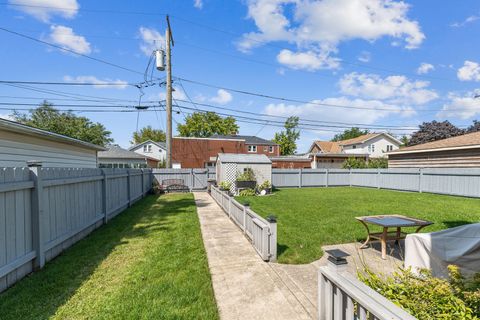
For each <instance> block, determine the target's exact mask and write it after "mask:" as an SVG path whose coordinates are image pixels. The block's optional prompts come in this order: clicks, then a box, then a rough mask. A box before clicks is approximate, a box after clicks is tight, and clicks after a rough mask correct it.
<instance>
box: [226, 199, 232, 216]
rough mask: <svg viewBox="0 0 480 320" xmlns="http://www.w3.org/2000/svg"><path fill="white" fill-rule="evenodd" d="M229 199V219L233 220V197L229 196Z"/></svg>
mask: <svg viewBox="0 0 480 320" xmlns="http://www.w3.org/2000/svg"><path fill="white" fill-rule="evenodd" d="M227 197H228V217H229V218H232V197H230V196H229V195H227Z"/></svg>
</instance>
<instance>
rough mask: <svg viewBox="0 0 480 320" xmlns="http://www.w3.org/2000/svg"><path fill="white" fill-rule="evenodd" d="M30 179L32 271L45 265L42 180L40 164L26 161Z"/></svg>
mask: <svg viewBox="0 0 480 320" xmlns="http://www.w3.org/2000/svg"><path fill="white" fill-rule="evenodd" d="M27 165H28V168H29V169H30V177H31V178H32V180H33V190H32V198H31V201H32V240H33V248H34V250H35V253H36V258H35V260H34V262H33V267H34V269H40V268H43V266H44V265H45V247H44V246H45V239H44V238H45V237H44V230H45V228H44V223H45V217H44V211H43V196H44V192H43V179H42V162H41V161H28V162H27Z"/></svg>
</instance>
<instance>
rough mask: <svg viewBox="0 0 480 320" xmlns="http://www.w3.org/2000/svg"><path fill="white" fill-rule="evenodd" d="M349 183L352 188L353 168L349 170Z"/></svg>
mask: <svg viewBox="0 0 480 320" xmlns="http://www.w3.org/2000/svg"><path fill="white" fill-rule="evenodd" d="M348 183H349V185H350V187H351V186H352V168H348Z"/></svg>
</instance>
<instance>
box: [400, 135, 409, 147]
mask: <svg viewBox="0 0 480 320" xmlns="http://www.w3.org/2000/svg"><path fill="white" fill-rule="evenodd" d="M400 141H401V142H402V146H403V147H404V146H407V145H408V142H409V141H410V138H409V137H408V136H406V135H403V136H402V137H401V138H400Z"/></svg>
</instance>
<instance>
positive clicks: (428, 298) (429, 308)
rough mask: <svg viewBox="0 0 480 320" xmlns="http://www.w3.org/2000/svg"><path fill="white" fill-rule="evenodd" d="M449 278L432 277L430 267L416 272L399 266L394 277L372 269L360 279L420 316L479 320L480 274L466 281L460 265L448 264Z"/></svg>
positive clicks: (416, 315) (446, 319) (361, 274)
mask: <svg viewBox="0 0 480 320" xmlns="http://www.w3.org/2000/svg"><path fill="white" fill-rule="evenodd" d="M448 269H449V272H450V275H449V279H446V280H445V279H439V278H435V277H433V276H432V274H431V273H430V272H429V271H428V270H422V271H420V274H419V275H415V274H413V273H412V272H411V270H410V269H399V271H397V272H395V273H394V274H393V275H392V276H391V277H382V276H381V275H377V274H375V273H373V272H371V271H370V270H365V273H359V275H358V276H359V279H360V280H361V281H363V282H364V283H366V284H367V285H368V286H370V287H371V288H373V289H375V290H376V291H377V292H379V293H380V294H381V295H383V296H385V297H386V298H387V299H389V300H390V301H392V302H393V303H395V304H397V305H399V306H400V307H402V308H403V309H405V310H407V311H408V312H409V313H411V314H412V315H413V316H415V317H417V318H418V319H444V320H453V319H477V320H478V318H479V317H480V274H477V275H476V276H475V277H474V278H473V279H471V280H468V281H467V280H465V278H463V276H462V275H461V273H460V271H459V269H458V267H456V266H449V268H448Z"/></svg>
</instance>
